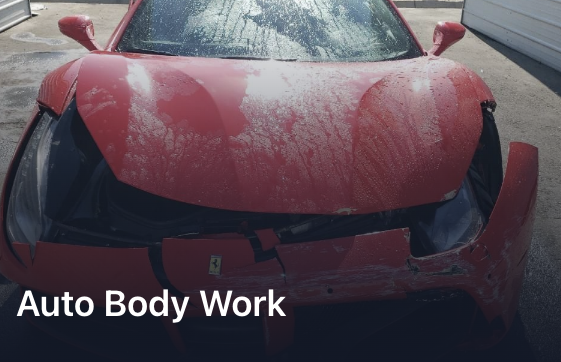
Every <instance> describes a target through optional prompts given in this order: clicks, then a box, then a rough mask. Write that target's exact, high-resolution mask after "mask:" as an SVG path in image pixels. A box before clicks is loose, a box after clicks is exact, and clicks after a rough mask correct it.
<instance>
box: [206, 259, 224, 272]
mask: <svg viewBox="0 0 561 362" xmlns="http://www.w3.org/2000/svg"><path fill="white" fill-rule="evenodd" d="M221 270H222V255H211V256H210V266H209V267H208V273H209V274H210V275H220V271H221Z"/></svg>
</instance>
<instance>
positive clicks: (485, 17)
mask: <svg viewBox="0 0 561 362" xmlns="http://www.w3.org/2000/svg"><path fill="white" fill-rule="evenodd" d="M462 23H463V24H465V25H467V26H469V27H470V28H472V29H475V30H477V31H479V32H481V33H483V34H485V35H487V36H488V37H490V38H492V39H495V40H497V41H498V42H500V43H503V44H505V45H507V46H509V47H511V48H513V49H516V50H518V51H519V52H521V53H524V54H526V55H528V56H530V57H532V58H534V59H536V60H538V61H540V62H542V63H544V64H547V65H549V66H550V67H553V68H554V69H557V70H558V71H561V0H464V11H463V14H462Z"/></svg>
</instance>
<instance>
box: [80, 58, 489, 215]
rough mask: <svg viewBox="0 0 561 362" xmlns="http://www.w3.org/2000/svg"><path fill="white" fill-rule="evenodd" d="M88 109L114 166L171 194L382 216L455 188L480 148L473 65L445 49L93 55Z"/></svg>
mask: <svg viewBox="0 0 561 362" xmlns="http://www.w3.org/2000/svg"><path fill="white" fill-rule="evenodd" d="M76 99H77V104H78V110H79V113H80V115H81V116H82V118H83V119H84V122H85V124H86V126H87V127H88V129H89V131H90V132H91V134H92V136H93V138H94V140H95V141H96V143H97V145H98V146H99V148H100V150H101V152H102V153H103V155H104V157H105V159H106V160H107V162H108V164H109V166H110V167H111V169H112V171H113V172H114V174H115V176H116V177H117V178H118V179H119V180H120V181H122V182H124V183H127V184H129V185H132V186H134V187H137V188H139V189H142V190H144V191H147V192H150V193H153V194H157V195H160V196H163V197H166V198H170V199H174V200H178V201H182V202H187V203H192V204H199V205H204V206H209V207H216V208H223V209H231V210H242V211H256V212H280V213H321V214H329V213H351V212H352V213H371V212H377V211H385V210H393V209H399V208H404V207H409V206H414V205H420V204H426V203H431V202H438V201H441V200H445V199H449V198H451V197H453V196H454V195H455V190H457V189H458V188H459V186H460V184H461V182H462V180H463V178H464V177H465V174H466V171H467V169H468V167H469V164H470V162H471V158H472V156H473V153H474V151H475V148H476V146H477V144H478V140H479V136H480V131H481V122H482V121H481V108H480V104H479V99H478V98H477V95H476V90H475V89H474V86H473V85H472V82H471V81H470V78H469V75H468V73H467V72H466V71H465V70H464V68H463V67H461V66H460V65H458V64H456V63H454V62H452V61H449V60H445V59H438V58H430V57H422V58H417V59H412V60H402V61H393V62H383V63H370V64H364V63H358V64H353V63H350V64H335V63H304V62H276V61H247V60H222V59H205V58H183V57H165V56H155V55H138V54H130V55H120V54H112V53H104V52H98V53H92V54H89V55H88V56H86V58H85V59H84V61H83V63H82V66H81V69H80V72H79V76H78V84H77V92H76Z"/></svg>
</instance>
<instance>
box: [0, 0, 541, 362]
mask: <svg viewBox="0 0 561 362" xmlns="http://www.w3.org/2000/svg"><path fill="white" fill-rule="evenodd" d="M59 27H60V30H61V31H62V32H63V33H64V34H66V35H68V36H70V37H71V38H73V39H75V40H76V41H78V42H80V43H81V44H83V45H84V46H85V47H86V48H88V49H89V50H90V51H91V52H90V53H89V54H87V55H86V56H84V57H83V58H81V59H78V60H75V61H73V62H70V63H68V64H66V65H64V66H62V67H60V68H59V69H57V70H55V71H53V72H51V73H50V74H49V75H48V76H47V77H46V78H45V80H44V81H43V83H42V86H41V89H40V90H39V95H38V98H37V106H36V108H35V111H34V112H33V114H32V116H31V119H30V121H29V123H28V126H27V128H26V130H25V133H24V135H23V137H22V140H21V142H20V145H19V147H18V149H17V151H16V153H15V156H14V160H13V163H12V165H11V168H10V170H9V172H8V174H7V178H6V182H5V183H4V190H3V194H2V201H1V204H0V207H1V212H0V222H1V223H0V225H1V231H0V272H1V273H2V274H3V275H5V276H6V277H7V278H9V279H11V280H14V281H16V282H17V283H19V285H20V286H21V288H22V291H23V292H24V293H25V294H24V295H25V296H26V297H25V299H24V301H25V302H26V303H27V302H29V301H30V299H31V297H32V296H35V298H34V300H35V301H36V302H37V304H39V303H41V301H46V302H44V303H47V302H48V301H49V300H50V301H51V302H48V303H50V304H49V305H48V306H42V307H38V308H37V309H39V310H42V313H39V314H43V315H40V316H37V313H34V312H31V311H30V310H27V314H28V315H30V319H31V320H32V321H33V322H34V323H35V324H37V325H38V326H40V327H42V328H45V329H47V330H49V331H51V332H52V333H56V334H58V335H60V336H62V337H64V338H67V339H69V340H73V341H74V342H75V343H82V342H84V339H87V341H85V342H84V343H86V344H87V343H92V340H93V339H94V338H95V339H96V340H97V339H99V340H100V341H97V342H96V344H95V349H96V350H98V351H101V350H103V349H110V350H111V351H114V350H113V348H114V347H115V345H118V347H125V349H126V342H131V343H132V344H134V347H132V348H135V349H139V348H142V347H144V348H146V349H148V350H151V348H152V346H153V343H152V342H153V341H154V338H156V337H155V336H156V335H159V336H164V337H163V339H164V340H167V341H169V343H170V345H173V346H174V347H175V348H176V349H178V350H179V351H181V352H186V353H189V352H190V351H194V350H198V349H197V348H198V347H197V346H199V347H200V346H203V347H204V348H202V349H201V350H203V351H206V352H205V353H207V355H208V353H209V349H208V348H212V349H211V350H210V351H212V353H213V356H214V353H217V351H218V349H217V346H219V345H221V344H222V343H224V344H228V345H230V346H234V347H236V349H239V350H240V351H241V352H240V353H246V352H248V351H251V352H252V353H253V352H255V353H256V354H257V355H259V354H260V353H263V354H268V355H271V354H276V353H280V352H281V351H283V350H286V349H287V348H288V347H290V346H293V347H292V350H293V351H294V350H298V351H301V350H308V349H309V348H312V347H313V348H315V347H318V346H319V349H321V350H322V351H323V352H326V353H327V354H328V355H333V354H335V353H337V352H339V351H341V350H345V348H347V349H346V351H348V347H349V346H353V347H351V349H352V350H354V348H355V347H354V346H356V345H359V344H360V343H361V342H363V341H369V342H368V343H367V345H368V346H371V345H372V341H373V340H374V341H378V342H381V344H386V343H396V339H395V338H404V337H405V336H406V335H411V336H412V340H414V341H416V342H417V347H415V348H418V346H426V345H428V342H436V344H437V345H439V346H441V345H442V344H443V343H444V342H446V343H447V345H450V346H452V347H457V348H484V347H488V346H491V345H493V344H494V343H496V342H497V341H499V340H500V339H501V337H502V336H504V335H505V333H506V332H507V331H508V329H509V327H510V326H511V324H512V322H513V318H514V316H515V313H516V310H517V305H518V298H519V294H520V288H521V283H522V279H523V275H524V268H525V266H526V262H527V252H528V249H529V245H530V241H531V234H532V226H533V221H534V209H535V201H536V192H537V178H538V152H537V150H536V148H534V147H532V146H530V145H527V144H523V143H512V144H511V145H510V151H509V155H508V162H507V168H506V173H505V175H504V179H503V171H502V157H501V148H500V144H499V137H498V134H497V128H496V125H495V122H494V118H493V112H494V111H495V107H496V103H495V100H494V98H493V95H492V94H491V91H490V90H489V88H488V87H487V86H486V85H485V84H484V82H483V81H482V80H481V79H480V78H479V77H478V76H477V75H476V74H475V73H474V72H472V71H471V70H470V69H468V68H467V67H465V66H463V65H461V64H458V63H456V62H453V61H450V60H447V59H443V58H440V54H441V53H442V52H443V51H444V50H445V49H446V48H448V47H449V46H450V45H452V44H454V43H455V42H457V41H458V40H460V39H461V38H462V37H463V35H464V33H465V29H464V28H463V26H461V25H460V24H456V23H449V22H442V23H439V24H438V25H437V27H436V29H435V34H434V46H433V48H432V49H431V50H430V51H425V50H423V48H422V46H421V45H420V44H419V42H418V40H417V39H416V37H415V35H414V34H413V33H412V31H411V29H410V28H409V27H408V25H407V23H406V22H405V20H404V19H403V18H402V16H401V15H400V13H399V11H398V10H397V9H396V7H395V5H394V4H393V3H392V2H391V1H389V0H360V1H359V0H345V1H344V0H313V1H312V0H196V1H195V0H193V1H166V0H139V1H136V2H133V3H132V4H131V6H130V8H129V11H128V12H127V14H126V15H125V17H124V18H123V20H122V21H121V23H120V25H119V26H118V27H117V29H116V30H115V32H114V34H113V36H112V37H111V38H110V40H109V42H108V44H107V46H106V47H101V46H100V45H98V44H97V42H96V41H95V39H94V31H93V25H92V22H91V20H90V19H89V18H88V17H86V16H74V17H67V18H64V19H62V20H60V22H59ZM107 291H115V294H113V295H112V298H113V299H114V300H115V301H117V300H118V301H120V302H122V304H121V305H122V306H125V307H126V306H127V305H128V306H129V313H125V314H124V315H123V316H121V317H110V316H107V315H108V314H110V313H114V310H115V309H119V308H114V307H119V305H117V304H115V305H114V304H111V303H109V302H110V301H111V302H113V299H108V297H107V295H108V294H107ZM215 291H217V293H216V294H213V293H214V292H215ZM229 291H230V292H229ZM117 292H118V293H117ZM205 292H206V296H207V297H208V298H209V299H210V297H211V296H212V295H215V296H216V297H218V296H220V298H222V299H221V300H222V301H225V300H226V299H228V298H231V300H232V301H234V300H235V302H234V303H230V304H229V305H228V306H226V307H224V308H225V309H224V311H223V312H222V313H221V312H220V311H219V310H218V309H216V310H215V311H214V313H212V314H213V316H206V314H208V313H207V302H208V301H207V300H206V299H205ZM65 293H67V295H69V296H72V297H73V298H74V301H76V299H77V298H79V297H82V296H85V297H88V298H90V300H91V301H93V304H95V306H96V307H95V312H94V315H91V316H89V317H87V318H86V317H80V316H77V315H74V316H73V317H66V316H63V312H62V311H61V312H60V316H59V317H56V318H46V316H45V315H46V314H47V313H45V311H46V310H47V311H52V310H53V308H57V304H56V303H58V302H56V303H55V302H54V301H55V299H56V298H54V297H60V296H63V295H65ZM119 293H120V294H119ZM166 293H169V294H166ZM273 295H274V296H273ZM42 296H44V297H45V298H44V299H43V298H41V297H42ZM162 296H164V297H163V298H162ZM165 296H169V298H172V297H173V299H172V301H173V302H174V303H175V302H177V301H179V303H180V301H181V300H184V301H185V309H184V310H182V314H181V316H180V315H179V314H180V313H178V309H176V308H175V306H174V305H172V303H168V305H169V307H168V308H169V310H166V311H165V313H163V314H165V315H163V314H162V315H161V316H160V317H158V318H155V317H151V316H146V317H142V318H140V317H138V318H135V317H131V314H132V315H137V314H140V313H139V312H138V310H141V311H142V310H144V311H145V312H146V308H147V307H146V303H147V302H146V301H149V300H152V298H155V297H160V298H162V299H161V300H160V302H161V303H162V304H163V302H162V300H164V299H165V302H166V303H167V302H168V301H169V300H168V299H169V298H167V297H165ZM184 297H189V299H188V301H187V299H183V298H184ZM282 297H284V299H282ZM119 298H120V299H119ZM254 298H255V299H254ZM279 298H281V299H282V303H281V300H280V299H279ZM56 300H57V301H58V299H56ZM131 300H132V301H131ZM143 301H144V302H143ZM216 301H217V302H218V298H216ZM253 301H255V306H253ZM259 301H262V302H263V303H261V304H259ZM273 302H276V303H280V304H277V305H276V307H275V306H274V305H273V307H271V305H272V304H273ZM127 303H128V304H127ZM82 304H83V305H82V306H81V308H82V310H84V309H86V308H85V303H82ZM110 304H111V305H110ZM106 307H108V308H106ZM152 307H153V304H152V303H151V304H150V308H152ZM42 308H45V309H42ZM69 308H70V307H69ZM75 308H78V306H77V305H76V306H75ZM252 308H254V310H252ZM271 309H273V313H269V312H271ZM88 310H89V308H88ZM135 310H136V311H135ZM151 310H152V309H151ZM244 310H245V312H243V311H244ZM99 311H101V312H99ZM103 311H105V312H103ZM240 311H242V312H243V313H241V312H240ZM259 311H261V313H259ZM279 311H282V313H279ZM250 312H251V313H250ZM96 313H98V314H99V315H96ZM244 313H245V314H249V315H248V316H247V317H243V318H242V317H238V316H237V315H240V314H244ZM104 314H105V315H104ZM153 314H154V313H153ZM221 314H226V315H227V316H221ZM282 314H284V316H282ZM67 315H68V314H67ZM166 315H167V316H166ZM127 316H128V317H127ZM180 317H181V318H180ZM406 317H408V318H406ZM423 318H424V319H423ZM406 320H407V321H408V322H407V323H409V321H414V322H416V324H414V325H415V327H414V329H411V328H405V327H403V326H405V325H406V324H403V323H405V322H404V321H406ZM94 322H95V323H94ZM99 323H101V324H99ZM129 323H133V324H134V326H135V327H134V328H129V327H127V326H128V325H129ZM411 323H413V322H411ZM78 324H84V325H90V327H86V328H83V329H81V331H82V332H80V333H89V335H88V336H87V338H85V337H80V338H75V337H76V335H77V334H78V332H77V330H76V329H75V328H77V325H78ZM94 324H95V325H97V326H98V327H96V328H97V329H95V331H96V332H95V333H92V331H93V330H94V328H93V327H91V326H92V325H94ZM99 325H104V326H105V327H99ZM100 328H101V329H100ZM127 328H128V329H127ZM83 331H87V332H83ZM99 331H101V332H102V333H101V332H99ZM160 332H161V334H159V333H160ZM437 336H438V337H437ZM139 341H145V342H142V343H140V342H139ZM421 342H422V343H421ZM408 346H409V347H411V346H412V345H408ZM357 348H358V347H357ZM361 348H362V347H361ZM419 348H420V347H419ZM438 348H440V347H438ZM228 351H229V350H228ZM111 353H113V352H111ZM345 353H346V352H345Z"/></svg>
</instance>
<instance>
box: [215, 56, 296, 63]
mask: <svg viewBox="0 0 561 362" xmlns="http://www.w3.org/2000/svg"><path fill="white" fill-rule="evenodd" d="M218 58H220V59H245V60H276V61H278V62H295V61H297V60H298V59H297V58H268V57H254V56H251V55H225V56H219V57H218Z"/></svg>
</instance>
